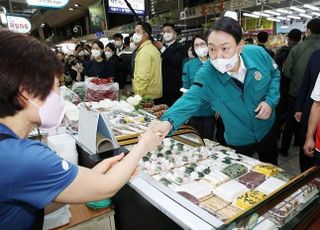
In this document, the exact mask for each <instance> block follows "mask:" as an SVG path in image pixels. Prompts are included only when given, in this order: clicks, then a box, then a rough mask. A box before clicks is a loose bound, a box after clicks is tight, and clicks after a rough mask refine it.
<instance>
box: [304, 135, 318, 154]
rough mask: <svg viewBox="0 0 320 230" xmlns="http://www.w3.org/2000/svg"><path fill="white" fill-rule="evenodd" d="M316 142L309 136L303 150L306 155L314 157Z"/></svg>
mask: <svg viewBox="0 0 320 230" xmlns="http://www.w3.org/2000/svg"><path fill="white" fill-rule="evenodd" d="M314 148H315V143H314V140H313V138H307V139H306V142H305V143H304V146H303V150H304V153H305V154H306V156H308V157H312V156H313V154H314Z"/></svg>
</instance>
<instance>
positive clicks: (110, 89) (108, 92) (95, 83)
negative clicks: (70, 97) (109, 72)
mask: <svg viewBox="0 0 320 230" xmlns="http://www.w3.org/2000/svg"><path fill="white" fill-rule="evenodd" d="M118 92H119V85H118V83H116V82H113V79H112V78H107V79H102V78H92V79H90V80H89V82H88V83H87V88H86V95H85V101H102V100H104V99H110V100H116V99H117V98H118Z"/></svg>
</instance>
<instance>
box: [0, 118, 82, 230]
mask: <svg viewBox="0 0 320 230" xmlns="http://www.w3.org/2000/svg"><path fill="white" fill-rule="evenodd" d="M0 133H2V134H8V135H10V136H12V137H14V138H10V139H5V140H2V141H0V169H1V173H0V229H30V227H31V226H32V224H33V222H34V221H35V218H36V213H37V212H38V210H40V209H43V208H44V207H46V206H47V205H48V204H49V203H50V202H52V201H53V200H54V199H55V198H56V197H57V196H58V195H59V194H60V193H61V192H62V191H63V190H64V189H65V188H66V187H67V186H68V185H69V184H70V183H71V182H72V181H73V180H74V179H75V177H76V175H77V173H78V168H77V166H75V165H73V164H71V163H70V162H67V161H65V160H63V159H62V158H61V157H59V156H58V155H57V154H56V153H55V152H53V151H52V150H50V149H49V148H48V147H47V146H46V145H44V144H42V143H41V142H38V141H31V140H28V139H20V138H19V137H18V136H17V135H16V134H14V133H13V132H12V131H11V130H10V129H9V128H8V127H6V126H4V125H2V124H0Z"/></svg>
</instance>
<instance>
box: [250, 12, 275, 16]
mask: <svg viewBox="0 0 320 230" xmlns="http://www.w3.org/2000/svg"><path fill="white" fill-rule="evenodd" d="M253 14H255V15H259V16H263V17H270V16H271V15H270V14H265V13H263V12H257V11H255V12H253Z"/></svg>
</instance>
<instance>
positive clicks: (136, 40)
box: [132, 33, 142, 44]
mask: <svg viewBox="0 0 320 230" xmlns="http://www.w3.org/2000/svg"><path fill="white" fill-rule="evenodd" d="M132 40H133V42H134V43H136V44H137V43H140V42H141V40H142V34H137V33H134V34H133V36H132Z"/></svg>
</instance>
